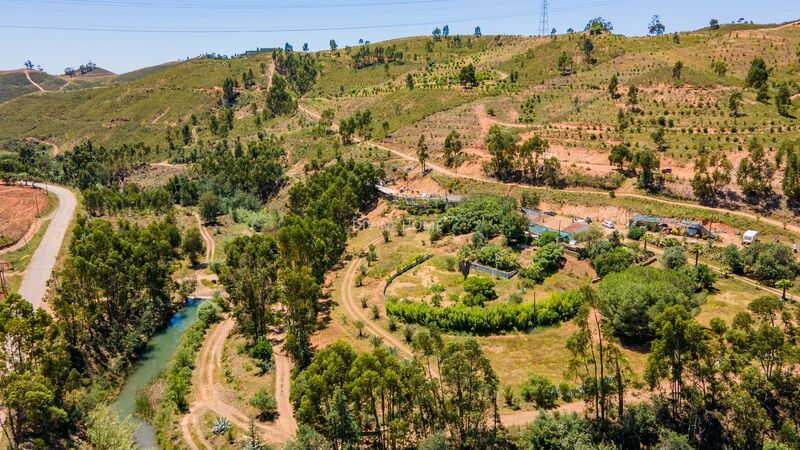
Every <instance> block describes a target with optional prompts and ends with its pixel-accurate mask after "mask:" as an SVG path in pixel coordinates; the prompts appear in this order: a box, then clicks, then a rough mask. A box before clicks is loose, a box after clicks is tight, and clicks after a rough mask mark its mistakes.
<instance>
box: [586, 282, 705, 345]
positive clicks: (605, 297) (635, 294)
mask: <svg viewBox="0 0 800 450" xmlns="http://www.w3.org/2000/svg"><path fill="white" fill-rule="evenodd" d="M694 291H695V283H694V281H693V280H691V279H690V278H688V277H687V276H685V275H683V274H680V273H678V272H675V271H673V270H664V269H655V268H653V267H632V268H630V269H628V270H626V271H624V272H620V273H612V274H610V275H608V276H606V277H605V278H603V280H602V281H600V283H599V284H598V286H597V295H598V296H599V298H600V300H601V302H602V310H603V315H604V316H605V317H606V318H607V319H608V321H609V323H610V324H611V326H612V327H613V328H614V330H615V332H616V334H617V335H619V336H621V337H624V338H628V339H633V340H637V341H642V340H648V339H651V338H652V337H653V330H652V329H651V328H650V323H651V322H652V320H653V319H654V318H655V317H656V316H657V315H658V314H659V313H661V312H662V311H663V310H664V309H665V308H666V307H668V306H672V305H676V304H677V305H683V306H684V307H685V308H686V309H687V310H689V311H691V310H692V309H693V308H695V307H696V306H697V305H699V300H700V299H699V298H697V297H696V296H695V295H694Z"/></svg>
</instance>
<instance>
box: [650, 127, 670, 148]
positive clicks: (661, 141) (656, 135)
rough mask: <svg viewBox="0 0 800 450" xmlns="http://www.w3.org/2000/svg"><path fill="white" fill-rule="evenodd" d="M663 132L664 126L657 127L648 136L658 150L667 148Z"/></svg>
mask: <svg viewBox="0 0 800 450" xmlns="http://www.w3.org/2000/svg"><path fill="white" fill-rule="evenodd" d="M664 134H665V130H664V127H658V128H656V131H653V132H652V133H650V138H651V139H653V143H654V144H656V149H657V150H659V151H662V150H664V149H666V148H667V140H666V138H665V137H664Z"/></svg>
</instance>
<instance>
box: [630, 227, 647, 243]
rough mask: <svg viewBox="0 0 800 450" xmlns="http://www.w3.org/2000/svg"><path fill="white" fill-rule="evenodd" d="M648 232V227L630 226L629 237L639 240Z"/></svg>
mask: <svg viewBox="0 0 800 450" xmlns="http://www.w3.org/2000/svg"><path fill="white" fill-rule="evenodd" d="M646 232H647V228H644V227H630V228H628V239H633V240H634V241H638V240H639V239H641V238H642V236H644V234H645V233H646Z"/></svg>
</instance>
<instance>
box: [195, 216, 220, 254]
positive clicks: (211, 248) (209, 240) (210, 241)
mask: <svg viewBox="0 0 800 450" xmlns="http://www.w3.org/2000/svg"><path fill="white" fill-rule="evenodd" d="M194 218H195V219H197V227H198V228H199V229H200V236H202V237H203V241H205V243H206V263H208V264H211V261H213V260H214V254H215V253H216V251H217V244H216V242H215V241H214V238H213V237H212V236H211V233H209V232H208V229H207V228H206V227H204V226H203V221H202V220H200V215H199V214H197V213H194Z"/></svg>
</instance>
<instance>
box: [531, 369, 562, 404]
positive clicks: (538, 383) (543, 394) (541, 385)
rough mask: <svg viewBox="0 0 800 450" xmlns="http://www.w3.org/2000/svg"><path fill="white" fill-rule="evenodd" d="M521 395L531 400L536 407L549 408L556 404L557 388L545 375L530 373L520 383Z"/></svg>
mask: <svg viewBox="0 0 800 450" xmlns="http://www.w3.org/2000/svg"><path fill="white" fill-rule="evenodd" d="M522 397H523V398H525V401H526V402H533V403H534V404H535V405H536V407H537V408H544V409H550V408H553V407H555V406H556V400H558V388H557V387H556V385H554V384H553V383H551V382H550V380H548V379H547V378H546V377H543V376H541V375H537V374H531V375H530V376H528V379H527V380H525V382H524V383H523V384H522Z"/></svg>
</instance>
